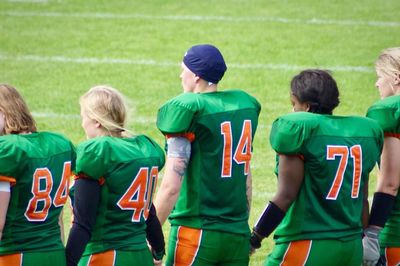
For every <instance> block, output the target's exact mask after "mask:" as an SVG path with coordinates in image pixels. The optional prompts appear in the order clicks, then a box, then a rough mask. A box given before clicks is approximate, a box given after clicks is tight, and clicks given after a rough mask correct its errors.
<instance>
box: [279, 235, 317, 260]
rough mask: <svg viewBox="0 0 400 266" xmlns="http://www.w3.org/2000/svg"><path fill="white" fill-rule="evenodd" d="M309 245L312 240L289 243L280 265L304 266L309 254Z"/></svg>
mask: <svg viewBox="0 0 400 266" xmlns="http://www.w3.org/2000/svg"><path fill="white" fill-rule="evenodd" d="M311 245H312V240H300V241H293V242H290V243H289V246H288V248H287V250H286V253H285V255H284V257H283V259H282V263H281V264H280V265H282V266H290V265H305V264H306V262H307V259H308V256H309V254H310V250H311Z"/></svg>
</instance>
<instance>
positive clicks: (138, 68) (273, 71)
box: [0, 0, 400, 265]
mask: <svg viewBox="0 0 400 266" xmlns="http://www.w3.org/2000/svg"><path fill="white" fill-rule="evenodd" d="M399 10H400V1H398V0H385V1H382V0H362V1H345V0H335V1H326V0H322V1H317V0H306V1H294V0H293V1H292V0H279V1H278V0H273V1H269V0H231V1H228V0H220V1H211V0H203V1H193V0H181V1H161V0H150V1H95V0H87V1H80V0H74V1H63V0H58V1H56V0H54V1H52V0H48V1H46V0H9V1H5V0H1V1H0V62H1V64H0V82H1V83H9V84H12V85H14V86H16V87H17V88H18V89H19V90H20V91H21V92H22V94H23V96H24V97H25V99H26V101H27V102H28V104H29V106H30V108H31V110H32V111H33V112H34V115H35V117H36V119H37V122H38V126H39V129H40V130H49V131H56V132H61V133H63V134H65V135H66V136H68V137H69V138H71V139H72V141H73V142H74V143H76V144H77V143H79V142H81V141H82V140H84V139H85V136H84V133H83V130H82V129H81V128H80V119H79V106H78V99H79V97H80V95H81V94H83V93H84V92H85V91H87V90H88V89H89V88H90V87H92V86H93V85H96V84H109V85H111V86H113V87H115V88H117V89H119V90H121V91H122V92H123V93H124V94H125V95H126V96H127V98H128V99H129V102H130V106H131V108H132V111H131V115H130V120H129V128H130V129H132V130H133V131H134V132H136V133H143V134H146V135H149V136H151V137H153V138H154V139H156V140H157V141H158V142H159V144H160V145H163V143H164V141H163V137H162V135H161V134H160V133H159V132H158V131H157V129H156V127H155V117H156V112H157V109H158V107H159V106H160V105H161V104H162V103H164V102H165V101H166V100H167V99H169V98H171V97H173V96H175V95H177V94H178V93H180V92H181V85H180V79H179V74H180V67H179V64H180V61H181V59H182V56H183V54H184V52H185V51H186V49H187V48H189V47H190V46H192V45H194V44H199V43H212V44H215V45H216V46H218V47H219V48H220V50H221V51H222V53H223V54H224V57H225V60H226V61H227V64H228V71H227V73H226V75H225V77H224V79H223V81H222V82H221V84H220V86H219V87H220V89H221V90H224V89H227V88H241V89H244V90H246V91H248V92H249V93H251V94H252V95H254V96H255V97H257V98H258V99H259V101H260V102H261V104H262V108H263V109H262V113H261V116H260V126H259V128H258V131H257V134H256V138H255V142H254V157H253V158H254V160H253V163H252V168H253V171H252V172H253V178H254V180H253V185H254V189H253V191H254V192H253V193H254V198H253V203H252V213H251V217H250V225H251V226H253V224H254V222H255V220H256V219H257V217H258V215H259V214H260V213H261V211H262V210H263V208H264V206H265V204H266V202H268V200H269V199H270V198H271V197H272V195H273V193H274V191H275V188H276V178H275V176H274V174H273V169H274V152H273V151H272V150H271V148H270V146H269V143H268V136H269V130H270V125H271V123H272V121H273V120H274V119H275V118H276V117H277V116H279V115H281V114H284V113H287V112H290V111H291V106H290V102H289V81H290V79H291V78H292V76H293V75H295V74H297V73H298V72H299V70H300V69H303V68H310V67H312V68H323V69H330V70H332V71H333V75H334V77H335V78H336V80H337V82H338V84H339V87H340V90H341V105H340V107H339V108H337V110H336V114H349V115H350V114H351V115H364V113H365V111H366V109H367V108H368V106H369V105H371V104H372V103H373V102H374V101H376V100H378V97H379V95H378V92H377V90H376V89H375V86H374V84H375V73H374V69H373V63H374V60H375V59H376V57H377V56H378V54H379V53H380V51H381V50H382V49H384V48H386V47H393V46H399V45H400V43H399V36H400V19H399V17H398V12H399ZM161 177H162V174H161ZM374 179H375V177H372V180H371V183H372V184H371V187H372V188H374V182H375V181H374ZM168 228H169V226H164V229H165V233H166V236H167V235H168ZM272 247H273V242H272V240H271V239H268V240H265V241H264V242H263V247H262V248H261V249H260V250H259V251H258V252H257V253H256V254H255V255H254V256H253V257H252V258H251V263H250V264H251V265H261V264H262V262H263V261H264V258H265V255H266V254H267V253H268V252H269V251H270V250H271V248H272Z"/></svg>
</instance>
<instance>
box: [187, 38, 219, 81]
mask: <svg viewBox="0 0 400 266" xmlns="http://www.w3.org/2000/svg"><path fill="white" fill-rule="evenodd" d="M183 63H184V64H185V66H186V67H187V68H189V69H190V71H192V72H193V73H194V74H196V75H197V76H199V77H200V78H202V79H204V80H206V81H208V82H212V83H214V84H217V83H218V82H219V81H220V80H221V79H222V77H223V76H224V73H225V71H226V65H225V60H224V58H223V57H222V54H221V52H220V51H219V50H218V49H217V48H216V47H215V46H213V45H210V44H200V45H195V46H192V47H191V48H190V49H189V50H188V51H187V52H186V54H185V56H184V57H183Z"/></svg>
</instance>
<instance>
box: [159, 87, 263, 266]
mask: <svg viewBox="0 0 400 266" xmlns="http://www.w3.org/2000/svg"><path fill="white" fill-rule="evenodd" d="M260 108H261V107H260V104H259V103H258V102H257V100H256V99H255V98H253V97H252V96H250V95H248V94H247V93H245V92H243V91H240V90H230V91H222V92H209V93H183V94H181V95H179V96H177V97H175V98H173V99H171V100H169V101H168V102H167V103H166V104H164V105H163V106H162V107H161V108H160V110H159V112H158V118H157V126H158V128H159V130H160V131H161V132H162V133H163V134H164V135H166V136H167V138H168V137H173V136H185V137H187V138H188V139H189V140H190V141H191V142H192V143H191V157H190V161H189V164H188V167H187V170H186V173H185V177H184V179H183V184H182V188H181V191H180V194H179V198H178V200H177V203H176V205H175V208H174V210H173V211H172V213H171V214H170V216H169V220H170V222H171V225H172V228H171V233H170V239H169V248H168V252H167V262H166V264H167V265H172V264H173V263H176V264H177V265H180V263H183V264H184V265H186V264H190V263H193V264H191V265H203V264H217V263H221V264H220V265H223V264H224V263H226V264H227V265H247V264H248V253H249V235H250V230H249V226H248V218H249V210H248V206H247V197H246V179H247V175H248V174H249V171H250V159H251V153H252V140H253V138H254V134H255V132H256V129H257V124H258V115H259V112H260ZM167 148H168V147H167Z"/></svg>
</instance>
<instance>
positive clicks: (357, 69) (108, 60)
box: [0, 52, 374, 73]
mask: <svg viewBox="0 0 400 266" xmlns="http://www.w3.org/2000/svg"><path fill="white" fill-rule="evenodd" d="M0 59H1V60H9V61H14V60H15V61H33V62H59V63H76V64H122V65H148V66H157V67H179V65H180V64H179V63H174V62H167V61H157V60H153V59H150V60H149V59H136V60H134V59H122V58H95V57H78V58H72V57H65V56H41V55H15V56H14V55H7V54H2V53H1V52H0ZM228 67H230V68H233V69H234V68H237V69H247V70H251V69H270V70H290V71H292V70H302V69H307V68H319V69H327V70H331V71H339V72H367V73H372V72H374V71H373V68H372V67H366V66H300V65H290V64H235V63H232V64H228Z"/></svg>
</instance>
